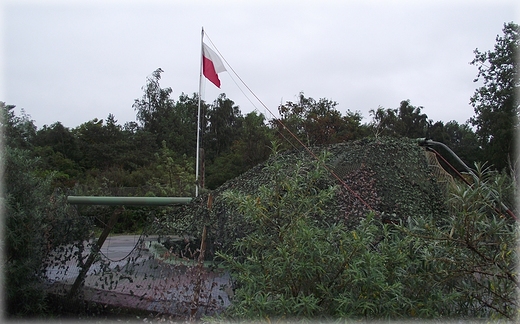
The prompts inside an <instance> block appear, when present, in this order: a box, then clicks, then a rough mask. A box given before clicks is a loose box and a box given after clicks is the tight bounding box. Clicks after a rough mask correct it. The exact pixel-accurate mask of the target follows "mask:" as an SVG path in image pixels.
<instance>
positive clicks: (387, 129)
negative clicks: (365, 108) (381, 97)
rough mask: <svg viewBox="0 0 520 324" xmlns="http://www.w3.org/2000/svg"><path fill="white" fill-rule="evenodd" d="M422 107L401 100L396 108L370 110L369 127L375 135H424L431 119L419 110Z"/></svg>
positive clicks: (411, 136)
mask: <svg viewBox="0 0 520 324" xmlns="http://www.w3.org/2000/svg"><path fill="white" fill-rule="evenodd" d="M422 108H423V107H414V106H412V105H410V100H403V101H401V103H400V105H399V108H398V109H384V108H382V107H379V108H378V109H377V110H373V109H372V110H370V114H371V115H372V119H373V121H372V124H371V127H372V129H373V132H374V134H375V135H376V136H379V135H385V136H402V137H409V138H419V137H425V136H426V134H427V132H428V128H429V126H430V125H431V123H432V122H431V121H430V120H428V116H427V115H426V114H423V113H422V112H421V109H422Z"/></svg>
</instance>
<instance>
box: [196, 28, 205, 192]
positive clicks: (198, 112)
mask: <svg viewBox="0 0 520 324" xmlns="http://www.w3.org/2000/svg"><path fill="white" fill-rule="evenodd" d="M203 42H204V27H202V32H201V37H200V73H199V106H198V109H197V152H196V158H195V159H196V162H195V197H198V196H199V164H200V161H199V159H200V153H199V152H200V106H201V96H202V93H201V92H202V56H203V49H202V46H203Z"/></svg>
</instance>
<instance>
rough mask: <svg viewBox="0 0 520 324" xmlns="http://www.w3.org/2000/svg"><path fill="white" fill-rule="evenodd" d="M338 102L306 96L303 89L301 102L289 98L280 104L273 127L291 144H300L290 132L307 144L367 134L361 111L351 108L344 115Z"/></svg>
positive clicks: (336, 141)
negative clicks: (338, 108)
mask: <svg viewBox="0 0 520 324" xmlns="http://www.w3.org/2000/svg"><path fill="white" fill-rule="evenodd" d="M337 105H338V103H337V102H335V101H332V100H329V99H325V98H321V99H319V100H318V101H316V100H314V99H313V98H310V97H309V98H306V97H305V95H304V93H303V92H300V94H299V96H298V101H297V102H291V101H288V102H286V103H285V104H283V105H280V106H279V107H278V112H279V113H280V119H279V120H272V121H271V127H272V128H273V129H275V130H276V132H277V135H278V136H279V137H280V140H281V141H282V143H284V145H285V146H286V147H287V148H289V147H291V146H292V147H299V146H300V144H299V143H298V141H296V140H295V139H294V138H293V137H292V135H291V134H290V132H291V133H292V134H294V135H295V136H296V137H297V138H298V139H299V140H300V141H301V142H302V143H304V144H305V145H324V144H334V143H339V142H343V141H347V140H354V139H358V138H360V137H361V136H363V134H364V133H363V131H362V127H361V125H360V123H361V119H362V117H361V115H360V114H359V113H358V112H355V113H353V112H351V111H347V114H346V115H345V116H342V115H341V112H339V111H338V110H337V109H336V106H337ZM287 144H289V145H287Z"/></svg>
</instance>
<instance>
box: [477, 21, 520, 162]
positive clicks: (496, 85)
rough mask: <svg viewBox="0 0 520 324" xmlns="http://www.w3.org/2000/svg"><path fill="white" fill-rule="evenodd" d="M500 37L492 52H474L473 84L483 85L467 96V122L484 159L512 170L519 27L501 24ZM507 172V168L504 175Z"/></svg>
mask: <svg viewBox="0 0 520 324" xmlns="http://www.w3.org/2000/svg"><path fill="white" fill-rule="evenodd" d="M502 31H503V35H501V36H500V35H499V36H497V38H496V43H495V47H494V50H493V51H487V52H481V51H479V50H478V49H475V59H474V60H473V61H471V64H472V65H475V66H477V67H478V74H477V78H476V79H475V82H477V81H480V80H482V82H483V84H482V86H480V87H479V88H478V89H477V90H476V91H475V94H474V95H473V97H471V105H472V106H473V108H474V111H475V116H474V117H472V118H471V119H470V121H471V123H472V124H473V126H476V128H477V129H476V134H477V136H478V139H479V142H480V144H481V145H482V146H483V148H484V150H485V153H486V160H487V161H488V162H490V163H491V164H492V165H494V167H496V168H497V169H498V170H502V169H504V168H507V167H509V168H511V167H514V166H515V165H516V164H517V163H518V161H516V160H515V155H514V150H515V145H514V140H515V131H516V130H518V126H519V120H518V114H519V109H520V101H519V99H518V90H519V85H520V78H519V73H518V56H517V55H518V53H519V46H520V38H519V32H520V27H519V26H518V25H517V24H514V23H512V22H511V23H507V24H504V28H503V30H502ZM510 171H511V170H509V169H508V172H510Z"/></svg>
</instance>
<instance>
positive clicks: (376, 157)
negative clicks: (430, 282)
mask: <svg viewBox="0 0 520 324" xmlns="http://www.w3.org/2000/svg"><path fill="white" fill-rule="evenodd" d="M311 150H312V151H313V152H314V153H315V154H316V155H320V154H323V153H324V152H328V155H327V160H326V163H327V165H328V167H329V168H330V169H331V170H333V171H334V173H335V174H337V175H338V176H339V177H340V178H341V179H342V180H343V181H344V182H345V183H346V184H347V185H348V187H350V189H351V190H352V191H354V192H355V193H356V194H357V195H358V196H359V197H360V198H361V199H362V200H363V201H364V202H365V203H364V202H362V201H361V200H360V199H358V197H356V195H354V194H353V193H352V192H351V191H350V190H348V189H346V188H344V186H342V184H341V183H340V182H339V181H338V180H337V179H335V178H334V177H333V176H332V175H331V174H329V173H326V174H327V179H323V183H322V184H321V185H322V186H324V188H325V186H330V185H338V186H339V187H340V188H341V189H339V190H338V191H337V196H336V197H335V200H334V202H335V203H333V204H330V205H328V206H327V208H328V210H327V212H326V215H327V217H330V221H333V222H344V223H345V224H346V225H347V226H348V227H349V228H352V227H354V226H356V225H357V224H358V223H359V221H360V220H361V219H362V218H363V217H365V216H366V215H367V213H368V212H369V210H370V209H369V208H368V207H367V206H366V205H367V204H368V205H369V206H370V207H371V208H372V209H373V210H374V211H375V212H376V214H377V215H378V217H381V219H382V221H385V222H396V221H399V220H404V221H406V219H408V217H411V218H414V217H421V216H423V215H442V214H443V213H446V212H447V210H446V205H445V201H446V199H445V196H444V189H443V186H444V185H445V178H442V177H439V176H438V174H439V172H438V170H437V171H436V170H435V169H434V168H435V167H436V166H435V165H433V167H432V162H431V161H428V158H427V154H426V153H425V151H424V149H423V148H422V147H420V146H418V145H417V143H416V141H414V140H411V139H395V138H378V139H374V138H371V139H363V140H359V141H354V142H347V143H341V144H335V145H328V146H320V147H313V148H311ZM275 160H276V161H275ZM297 161H302V162H303V163H309V164H310V163H312V162H313V161H315V158H314V157H312V156H311V155H310V154H309V153H308V152H307V151H305V150H303V149H302V150H298V151H296V150H294V151H290V152H283V153H280V154H277V155H275V156H273V157H271V158H270V160H268V161H267V162H266V163H264V164H261V165H258V166H256V167H254V168H252V169H251V170H249V171H247V172H245V173H244V174H242V175H241V176H239V177H237V178H235V179H232V180H230V181H228V182H226V183H225V184H224V185H222V186H221V187H219V188H218V189H217V190H214V191H212V192H211V193H204V194H202V195H200V196H199V197H198V198H197V199H195V201H194V202H193V203H191V204H190V205H187V206H183V207H182V208H180V210H178V211H176V212H175V213H174V214H172V215H170V217H169V219H168V220H164V221H161V222H160V229H161V231H162V234H181V233H183V234H188V235H190V236H194V237H200V236H201V233H202V227H203V225H207V226H208V229H209V230H208V242H209V246H208V247H209V250H210V251H211V252H214V250H215V249H224V250H227V249H228V248H230V247H231V244H232V243H233V242H234V241H235V240H236V239H237V238H238V237H242V236H244V235H246V234H247V233H248V232H249V231H250V230H251V228H250V226H249V224H247V223H246V222H244V220H243V218H242V217H241V215H240V214H239V213H238V212H237V211H236V209H235V208H234V207H233V206H231V205H229V204H227V203H226V202H225V201H224V200H223V199H221V195H222V193H223V192H225V191H226V190H235V191H238V192H241V193H244V194H246V195H252V196H254V195H255V194H256V193H257V192H258V188H259V187H260V186H262V185H270V183H271V184H272V181H273V179H274V178H275V177H274V175H272V174H269V172H267V170H268V168H266V165H268V164H270V163H274V162H279V163H282V164H283V166H284V167H283V168H282V169H283V170H284V171H285V170H287V173H286V174H287V175H288V176H290V175H291V171H292V170H294V168H295V164H296V162H297ZM434 172H436V173H437V175H436V174H434ZM210 194H211V196H212V207H211V211H210V210H209V209H208V208H207V202H208V197H209V195H210Z"/></svg>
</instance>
